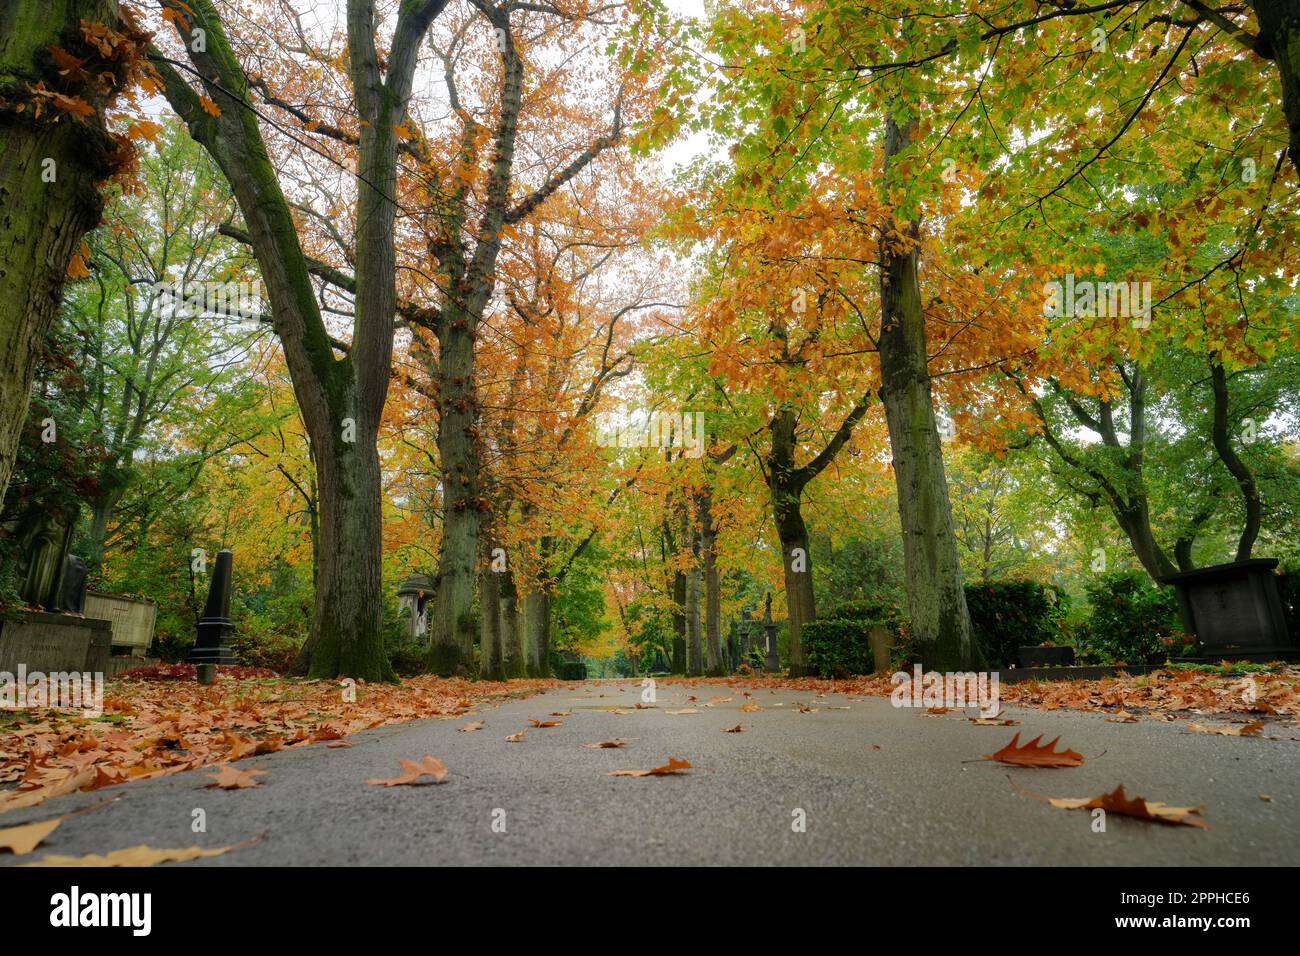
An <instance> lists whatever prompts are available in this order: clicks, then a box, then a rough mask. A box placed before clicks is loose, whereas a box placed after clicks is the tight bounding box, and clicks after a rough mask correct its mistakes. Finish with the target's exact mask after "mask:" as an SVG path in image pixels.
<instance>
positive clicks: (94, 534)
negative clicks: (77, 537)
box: [86, 489, 123, 569]
mask: <svg viewBox="0 0 1300 956" xmlns="http://www.w3.org/2000/svg"><path fill="white" fill-rule="evenodd" d="M122 494H123V492H122V490H121V489H113V490H110V491H106V492H105V493H104V494H102V495H100V496H99V497H98V498H96V499H95V500H94V501H93V502H91V508H90V531H89V533H88V538H87V541H86V564H87V565H88V566H89V567H91V568H94V569H99V568H100V567H101V566H102V565H103V563H104V549H105V544H106V542H107V541H108V523H109V522H110V521H111V520H112V519H113V510H114V509H115V508H116V507H117V503H118V502H119V501H121V500H122Z"/></svg>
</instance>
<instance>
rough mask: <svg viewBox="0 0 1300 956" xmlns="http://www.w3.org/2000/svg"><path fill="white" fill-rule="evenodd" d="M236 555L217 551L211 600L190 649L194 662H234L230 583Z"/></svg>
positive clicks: (190, 658)
mask: <svg viewBox="0 0 1300 956" xmlns="http://www.w3.org/2000/svg"><path fill="white" fill-rule="evenodd" d="M234 561H235V556H234V554H233V553H232V552H231V551H229V550H225V551H219V552H217V560H216V563H215V565H214V566H213V569H212V585H211V586H210V587H209V588H208V603H207V605H206V606H205V607H204V608H203V617H202V618H200V619H199V626H198V636H197V638H196V639H195V641H194V647H193V648H191V649H190V656H189V661H190V663H191V664H233V663H235V656H234V654H232V653H231V650H230V638H231V637H233V636H234V633H235V625H234V624H233V623H232V622H231V620H230V586H231V579H232V574H233V571H234Z"/></svg>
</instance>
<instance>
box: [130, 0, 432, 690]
mask: <svg viewBox="0 0 1300 956" xmlns="http://www.w3.org/2000/svg"><path fill="white" fill-rule="evenodd" d="M445 2H446V0H421V2H408V3H405V4H403V5H402V8H401V10H400V13H399V15H398V18H397V25H396V28H395V30H394V34H393V39H392V43H391V45H390V48H389V51H388V57H387V66H386V69H381V66H380V60H379V55H378V52H377V50H376V48H375V36H374V34H375V30H374V27H375V9H374V2H373V0H349V2H348V4H347V31H348V59H349V69H350V78H351V83H352V96H353V102H354V105H355V107H356V111H357V114H358V116H359V117H360V120H361V123H360V130H361V132H360V134H359V136H358V137H357V138H356V141H355V142H352V143H350V145H354V146H355V147H356V150H357V214H356V225H355V230H354V235H353V239H354V254H355V259H356V275H355V277H348V276H343V275H342V274H341V273H339V272H337V270H333V269H331V268H329V267H328V266H327V265H325V264H322V263H316V262H312V261H310V260H308V258H307V257H306V256H305V255H304V253H303V249H302V246H301V243H300V241H299V237H298V233H297V229H296V226H295V224H294V219H293V216H292V214H291V211H290V207H289V204H288V202H287V201H286V199H285V196H284V193H283V191H282V189H281V187H280V183H279V180H278V178H277V175H276V171H275V169H274V167H273V166H272V165H271V161H270V158H269V156H268V154H267V150H266V145H265V143H264V141H263V139H262V135H261V131H260V129H259V127H258V113H257V110H256V109H255V108H254V106H253V102H252V99H251V98H250V92H249V91H250V84H249V81H248V78H247V77H246V76H245V75H244V72H243V70H242V68H241V66H240V64H239V61H238V59H237V58H236V56H235V54H234V52H233V50H232V48H231V46H230V42H229V40H228V38H227V36H226V33H225V28H224V26H223V24H222V23H221V20H220V17H219V16H218V15H217V13H216V10H215V8H214V6H213V4H212V0H188V2H187V3H186V4H185V5H183V6H180V5H178V7H177V8H178V9H179V10H181V12H182V13H184V15H185V18H186V19H187V21H188V26H189V27H190V28H191V29H193V28H201V29H202V30H203V31H204V36H205V40H206V42H205V44H204V49H202V50H196V49H194V48H193V46H192V45H189V43H188V41H189V38H190V35H191V34H190V31H189V30H186V29H183V28H182V27H181V24H180V23H179V22H177V23H176V27H177V31H178V36H179V38H180V40H181V42H182V43H183V44H186V52H187V56H188V57H189V59H190V62H191V65H192V66H193V68H194V70H195V71H196V72H197V74H198V75H199V76H201V77H203V78H204V79H202V80H201V81H200V84H201V89H195V88H192V87H191V86H190V85H189V83H188V82H187V80H186V79H185V76H183V75H182V74H181V72H180V71H179V70H178V69H177V68H176V67H175V66H173V65H172V64H170V63H168V62H167V61H166V60H165V59H164V58H163V57H162V56H161V55H155V56H153V61H154V65H155V67H156V68H157V69H158V71H159V73H160V74H161V75H162V77H163V80H164V84H165V92H166V96H167V99H168V101H169V102H170V103H171V105H172V108H173V109H174V110H175V111H176V112H177V114H178V115H180V117H181V118H182V119H183V120H184V121H185V122H186V124H187V126H188V127H189V130H190V134H191V135H192V136H193V137H194V138H195V140H197V141H198V142H199V143H200V144H201V145H202V146H203V147H204V148H205V149H206V150H207V151H208V152H209V153H210V154H211V156H212V157H213V159H214V160H215V161H216V163H217V165H218V166H219V167H220V168H221V170H222V172H223V173H224V175H225V177H226V179H227V180H228V181H229V183H230V186H231V190H232V192H233V193H234V195H235V199H236V201H237V203H238V205H239V209H240V212H241V213H242V215H243V217H244V223H245V225H246V226H247V233H246V234H244V235H243V237H244V239H245V241H247V242H248V243H249V245H251V247H252V250H253V253H254V255H255V256H256V258H257V261H258V265H259V266H260V268H261V274H262V280H263V284H264V286H265V288H266V291H267V297H268V299H269V301H270V306H271V316H270V319H271V324H272V327H273V329H274V330H275V333H276V336H277V337H278V339H279V341H280V344H281V346H282V347H283V349H284V355H285V361H286V364H287V366H288V370H289V375H290V378H291V380H292V383H293V389H294V395H295V397H296V398H297V401H298V406H299V409H300V411H301V413H302V418H303V423H304V425H305V426H306V430H307V433H308V436H309V437H310V440H311V451H312V459H313V462H314V464H315V468H316V488H317V493H318V495H319V535H318V537H319V544H318V548H317V553H318V555H319V563H318V567H317V569H316V574H317V581H316V601H315V610H314V614H313V619H312V626H311V633H310V634H309V636H308V638H307V641H306V643H305V644H304V645H303V649H302V651H301V653H300V655H299V659H298V662H297V669H298V670H300V671H306V672H307V673H309V674H310V675H311V676H313V677H327V678H332V677H338V676H349V677H354V678H362V679H368V680H378V679H385V678H391V677H392V671H391V668H390V667H389V664H388V659H387V656H386V653H385V650H384V646H383V633H382V629H381V624H382V608H383V595H382V578H381V557H382V548H381V532H382V524H381V482H380V467H379V457H378V451H377V448H376V442H377V436H378V430H379V420H380V417H381V415H382V412H383V407H384V401H385V399H386V398H387V395H388V381H389V376H390V371H391V362H392V345H393V330H394V320H395V318H396V314H397V295H396V278H395V276H396V253H395V247H394V236H393V224H394V221H395V211H396V210H395V206H394V204H393V199H392V197H393V196H394V195H395V191H396V183H397V149H398V144H397V133H396V131H395V129H394V127H395V126H396V125H397V124H399V123H401V122H402V120H403V118H404V116H405V115H406V105H407V102H408V100H409V98H410V94H411V84H412V80H413V76H414V70H415V63H416V58H417V54H418V52H419V46H420V43H421V40H422V38H423V36H424V34H425V32H426V31H427V30H428V28H429V26H430V24H431V23H432V22H433V19H434V18H435V17H436V16H437V15H438V13H439V12H440V11H441V10H442V8H443V6H444V4H445ZM200 93H201V94H202V95H204V96H206V97H207V98H208V99H209V100H210V101H211V102H212V103H214V104H215V105H216V107H217V109H218V110H219V111H220V112H219V115H215V116H214V115H212V114H211V113H210V112H209V111H208V110H205V109H204V106H203V103H202V102H201V101H200ZM313 275H316V276H320V277H322V278H323V279H325V281H327V282H332V283H333V284H335V285H338V286H340V287H341V288H344V289H346V290H347V291H348V292H350V293H352V295H353V297H354V302H355V319H354V322H353V333H352V341H351V342H350V343H348V344H347V346H346V347H345V350H346V354H344V355H343V357H341V358H336V357H335V355H334V350H335V348H336V347H340V348H343V347H341V346H340V344H339V343H336V342H334V341H333V340H332V339H331V337H330V335H329V333H328V331H327V329H326V327H325V323H324V321H323V319H322V316H321V312H320V306H319V304H318V301H317V296H316V289H315V286H314V284H313V281H312V276H313Z"/></svg>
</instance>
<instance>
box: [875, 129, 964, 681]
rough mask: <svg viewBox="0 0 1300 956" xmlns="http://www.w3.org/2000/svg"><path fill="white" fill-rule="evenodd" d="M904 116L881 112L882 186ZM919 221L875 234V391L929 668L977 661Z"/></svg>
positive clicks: (916, 623)
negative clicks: (931, 353)
mask: <svg viewBox="0 0 1300 956" xmlns="http://www.w3.org/2000/svg"><path fill="white" fill-rule="evenodd" d="M914 122H915V121H910V122H909V123H907V124H906V125H904V126H901V127H900V126H899V125H898V124H897V123H896V122H895V121H894V115H893V111H892V110H891V111H890V112H889V114H888V115H887V116H886V118H885V171H886V177H885V178H886V185H887V186H888V184H889V182H890V177H891V173H892V174H895V175H896V166H897V162H898V159H899V157H900V155H901V154H903V153H904V151H905V150H906V149H907V148H908V146H909V145H910V143H911V135H912V132H913V129H914ZM919 233H920V226H919V224H918V223H917V222H916V221H915V220H903V221H899V220H894V221H892V222H891V223H890V224H889V228H888V229H887V231H886V233H885V234H884V235H883V236H882V238H881V242H880V303H881V327H880V339H879V343H878V347H879V352H880V380H881V389H880V397H881V399H882V401H883V402H884V406H885V418H886V421H887V424H888V426H889V445H890V450H891V452H892V454H893V463H894V479H895V482H896V483H897V487H898V516H899V519H900V521H901V524H902V530H903V561H904V567H905V569H906V573H907V605H908V610H909V612H910V617H911V626H912V634H913V636H914V638H915V639H916V641H917V643H918V646H919V648H920V652H921V660H922V663H923V664H924V666H925V667H926V668H927V669H930V670H941V671H946V670H955V669H958V668H963V669H969V668H974V667H982V666H983V664H984V662H983V655H982V654H981V653H980V651H979V647H978V646H977V645H976V643H975V640H974V637H973V636H972V633H971V624H970V614H969V613H968V611H967V609H966V592H965V590H964V588H963V584H962V573H961V565H960V562H959V560H958V556H957V542H956V538H955V536H954V535H953V526H952V507H951V504H950V502H949V499H948V483H947V480H946V477H945V475H944V468H943V454H942V449H941V446H940V443H939V430H938V428H937V425H936V420H935V414H934V403H933V400H932V396H931V392H930V372H929V365H928V352H927V351H926V336H925V316H924V314H923V312H922V310H921V293H920V284H919V280H918V275H917V268H918V237H919Z"/></svg>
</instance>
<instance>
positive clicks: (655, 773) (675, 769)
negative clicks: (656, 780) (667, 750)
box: [606, 757, 691, 777]
mask: <svg viewBox="0 0 1300 956" xmlns="http://www.w3.org/2000/svg"><path fill="white" fill-rule="evenodd" d="M690 769H691V764H690V761H688V760H678V759H677V758H676V757H669V758H668V762H667V763H666V764H664V765H663V766H662V767H655V768H653V769H651V770H611V771H609V773H608V774H606V776H609V777H665V776H668V775H669V774H677V773H681V772H682V771H683V770H690Z"/></svg>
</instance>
